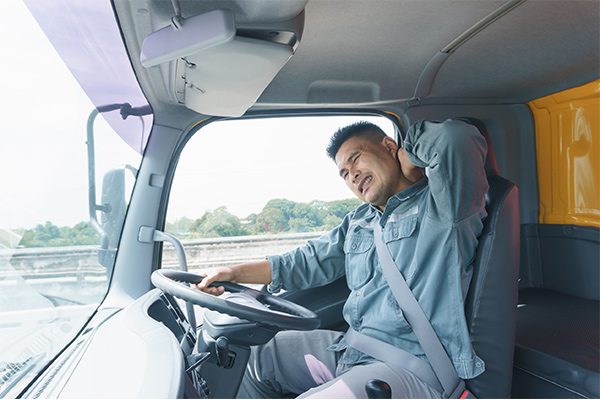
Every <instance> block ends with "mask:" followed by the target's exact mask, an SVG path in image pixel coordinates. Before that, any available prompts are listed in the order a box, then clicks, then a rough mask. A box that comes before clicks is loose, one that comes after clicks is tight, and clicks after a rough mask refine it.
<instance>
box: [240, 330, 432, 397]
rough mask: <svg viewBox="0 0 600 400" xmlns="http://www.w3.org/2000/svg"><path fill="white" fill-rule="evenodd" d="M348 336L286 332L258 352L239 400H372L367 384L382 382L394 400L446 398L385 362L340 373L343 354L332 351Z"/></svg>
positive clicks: (259, 348) (260, 347) (247, 374)
mask: <svg viewBox="0 0 600 400" xmlns="http://www.w3.org/2000/svg"><path fill="white" fill-rule="evenodd" d="M342 335H343V333H340V332H334V331H326V330H315V331H309V332H299V331H285V332H280V333H278V334H277V335H275V337H274V338H273V339H272V340H271V341H270V342H268V343H267V344H265V345H263V346H256V347H253V348H252V352H251V355H250V359H249V360H248V366H247V368H246V373H245V375H244V378H243V380H242V383H241V385H240V389H239V392H238V396H237V397H238V398H283V397H291V396H296V395H300V396H299V397H300V398H328V399H334V398H346V399H348V398H366V397H367V394H366V392H365V384H366V383H367V382H368V381H369V380H371V379H381V380H383V381H385V382H387V383H388V384H389V385H390V386H391V388H392V396H393V397H394V398H440V397H441V394H440V393H439V392H438V391H436V390H435V389H433V388H432V387H430V386H429V385H427V384H426V383H425V382H423V381H421V380H420V379H419V378H417V377H416V376H415V375H414V374H413V373H412V372H410V371H407V370H393V369H391V368H389V367H388V366H386V365H385V364H384V363H382V362H373V363H370V364H362V365H357V366H354V367H352V368H351V369H349V370H346V371H345V372H343V373H341V374H340V373H339V370H340V368H338V360H339V358H340V356H341V354H336V353H335V352H333V351H329V350H327V347H328V346H329V345H331V344H332V343H334V342H336V341H337V340H338V339H339V338H340V337H341V336H342Z"/></svg>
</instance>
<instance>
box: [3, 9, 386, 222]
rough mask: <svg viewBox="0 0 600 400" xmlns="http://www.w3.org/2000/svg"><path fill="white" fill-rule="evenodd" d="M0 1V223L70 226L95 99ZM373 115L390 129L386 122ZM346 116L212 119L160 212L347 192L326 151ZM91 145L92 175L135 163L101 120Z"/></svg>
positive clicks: (20, 12) (82, 181) (243, 206)
mask: <svg viewBox="0 0 600 400" xmlns="http://www.w3.org/2000/svg"><path fill="white" fill-rule="evenodd" d="M2 1H3V12H2V13H1V14H0V48H2V58H3V60H2V61H3V62H2V73H1V74H0V109H1V110H2V111H1V112H0V126H1V128H0V188H2V189H1V192H0V229H17V228H31V227H34V226H35V225H36V224H40V223H44V222H46V221H51V222H52V223H54V224H56V225H58V226H73V225H74V224H76V223H78V222H81V221H85V220H87V219H88V211H87V202H88V200H87V196H88V183H87V153H86V144H85V141H86V121H87V117H88V115H89V113H90V111H91V110H92V109H93V107H94V106H93V104H92V103H91V101H90V100H89V99H88V98H87V96H86V95H85V93H84V92H83V90H82V89H81V87H80V86H79V84H78V83H77V82H76V80H75V79H74V78H73V77H72V75H71V74H70V72H69V71H68V69H67V68H66V66H65V64H64V63H63V61H62V60H61V59H60V57H59V55H58V54H57V53H56V51H55V50H54V48H53V47H52V46H51V45H50V43H49V41H48V40H47V39H46V37H45V35H44V33H43V32H42V30H41V29H40V28H39V26H38V25H37V23H36V22H35V20H34V19H33V17H32V16H31V14H30V13H29V11H28V10H27V8H26V7H25V5H24V4H23V3H22V2H21V1H20V0H2ZM361 119H364V118H361ZM379 121H385V125H383V126H382V127H383V128H384V129H385V130H386V132H388V133H389V134H391V133H392V125H391V123H390V122H389V121H387V120H385V119H384V118H380V119H379ZM348 122H351V119H347V118H343V119H340V118H339V117H335V118H334V117H329V118H325V119H323V118H321V119H314V118H312V119H302V120H299V119H297V118H296V119H288V120H281V119H271V120H268V121H260V120H246V121H227V122H219V123H214V124H210V125H209V126H208V127H207V128H203V129H202V130H201V131H200V132H199V133H198V134H197V135H195V136H194V138H192V140H191V141H190V142H189V144H188V146H187V147H186V149H185V150H184V152H183V154H182V157H181V159H180V162H179V165H178V170H177V172H176V175H175V182H174V186H173V188H172V191H171V198H170V202H169V212H168V220H171V221H172V220H174V219H176V218H180V217H182V216H188V217H192V218H197V217H200V216H201V215H202V214H203V213H204V212H205V211H209V210H214V209H216V208H217V207H220V206H227V208H228V209H229V211H231V212H232V213H234V214H236V215H238V216H239V217H245V216H247V215H248V214H250V213H255V212H259V211H260V210H261V209H262V207H263V206H264V205H265V203H266V202H267V201H268V200H269V199H272V198H288V199H290V200H294V201H302V202H308V201H311V200H316V199H318V200H327V201H328V200H334V199H340V198H349V197H352V193H351V192H350V191H349V189H347V188H346V187H345V185H344V183H343V181H342V180H341V179H340V178H339V176H338V174H337V170H336V168H335V165H334V164H333V163H332V162H331V160H329V159H328V158H327V157H326V155H325V150H324V149H325V146H326V144H327V141H328V139H329V137H330V136H331V134H332V133H333V132H334V131H335V130H336V129H337V128H339V127H340V126H342V125H345V124H346V123H348ZM140 129H141V127H140ZM96 153H97V160H96V164H97V165H96V168H97V176H99V177H100V176H102V174H103V173H104V172H105V171H108V170H109V169H111V168H120V167H123V166H124V165H125V164H131V165H134V166H138V165H139V160H140V157H139V155H138V154H137V153H136V152H135V151H133V150H132V149H131V148H130V147H129V146H127V145H126V144H125V143H124V142H123V141H122V140H121V139H120V138H119V137H118V136H117V135H116V134H115V133H114V132H112V131H111V129H110V127H109V126H108V124H107V123H106V122H105V121H104V120H103V119H102V118H98V119H97V122H96ZM98 185H99V182H98ZM98 191H99V190H98Z"/></svg>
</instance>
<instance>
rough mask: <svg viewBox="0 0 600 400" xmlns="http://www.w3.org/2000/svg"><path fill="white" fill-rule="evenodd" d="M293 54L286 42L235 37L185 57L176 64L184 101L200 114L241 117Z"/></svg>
mask: <svg viewBox="0 0 600 400" xmlns="http://www.w3.org/2000/svg"><path fill="white" fill-rule="evenodd" d="M292 54H293V50H292V47H290V46H288V45H286V44H281V43H275V42H269V41H265V40H260V39H254V38H247V37H239V36H236V37H235V38H234V39H233V40H232V41H230V42H227V43H225V44H221V45H219V46H215V47H211V48H209V49H206V50H203V51H201V52H199V53H197V54H196V55H193V56H189V57H186V60H185V61H181V62H179V63H178V64H177V67H178V68H177V69H178V71H177V75H176V77H178V78H180V79H181V80H182V82H181V84H182V85H183V92H184V96H183V97H184V98H183V102H184V104H185V106H186V107H188V108H190V109H192V110H194V111H196V112H199V113H201V114H205V115H215V116H225V117H239V116H241V115H242V114H244V113H245V112H246V110H248V109H249V108H250V107H251V106H252V105H253V104H254V103H255V102H256V100H257V99H258V97H259V96H260V95H261V93H262V92H263V91H264V90H265V88H266V87H267V86H268V85H269V83H271V81H272V80H273V78H275V75H277V73H278V72H279V70H281V68H282V67H283V66H284V65H285V64H286V63H287V61H288V60H289V59H290V57H291V56H292ZM181 68H184V71H183V74H181V72H182V71H181V70H180V69H181ZM178 92H179V93H181V88H180V90H178Z"/></svg>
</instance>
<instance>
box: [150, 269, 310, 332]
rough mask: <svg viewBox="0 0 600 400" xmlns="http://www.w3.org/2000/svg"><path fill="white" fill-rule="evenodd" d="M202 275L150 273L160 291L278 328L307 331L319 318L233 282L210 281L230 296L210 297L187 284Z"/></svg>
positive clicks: (198, 281)
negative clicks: (222, 288) (221, 287)
mask: <svg viewBox="0 0 600 400" xmlns="http://www.w3.org/2000/svg"><path fill="white" fill-rule="evenodd" d="M202 279H204V276H203V275H197V274H193V273H191V272H183V271H177V270H169V269H159V270H156V271H154V272H153V273H152V276H151V280H152V283H153V284H154V286H156V287H157V288H159V289H161V290H162V291H163V292H165V293H168V294H170V295H172V296H175V297H178V298H180V299H183V300H186V301H189V302H191V303H194V304H196V305H199V306H201V307H206V308H208V309H211V310H214V311H218V312H221V313H224V314H228V315H232V316H234V317H238V318H242V319H245V320H249V321H253V322H257V323H259V324H262V325H269V326H272V327H276V328H279V329H293V330H301V331H309V330H313V329H317V328H318V327H319V325H320V324H321V320H320V319H319V317H318V316H317V314H315V313H314V312H312V311H310V310H309V309H307V308H304V307H302V306H300V305H298V304H296V303H292V302H291V301H289V300H285V299H282V298H280V297H278V296H273V295H271V294H269V293H265V292H260V291H258V290H254V289H251V288H248V287H246V286H242V285H238V284H237V283H232V282H213V283H212V284H211V286H223V287H224V288H225V290H226V291H227V292H230V293H233V295H231V296H229V297H227V298H221V297H217V296H213V295H211V294H208V293H204V292H202V291H200V290H198V289H193V288H192V287H190V286H188V285H186V283H194V284H195V283H200V282H201V281H202Z"/></svg>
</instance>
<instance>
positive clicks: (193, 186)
mask: <svg viewBox="0 0 600 400" xmlns="http://www.w3.org/2000/svg"><path fill="white" fill-rule="evenodd" d="M363 120H367V121H369V122H373V123H375V124H377V125H379V126H380V127H381V128H382V129H383V130H384V131H385V132H386V133H387V134H388V135H390V136H394V125H393V124H392V122H391V121H390V120H388V119H387V118H385V117H376V116H375V117H374V116H368V117H366V116H352V117H349V116H343V117H333V116H330V117H285V118H284V117H280V118H269V119H251V120H239V121H219V122H215V123H212V124H209V125H207V126H206V127H204V128H202V129H200V130H199V131H198V132H197V133H196V134H195V135H194V136H193V137H192V138H191V139H190V141H189V142H188V144H187V146H186V148H185V149H184V150H183V152H182V154H181V157H180V160H179V163H178V166H177V171H176V173H175V177H174V181H173V186H172V189H171V196H170V199H169V209H168V213H167V224H166V228H165V229H166V230H167V231H168V232H170V233H173V234H175V235H176V236H178V237H179V238H180V239H182V241H183V243H184V246H185V247H186V255H187V261H188V268H189V269H190V270H198V269H203V268H208V267H216V266H228V265H233V264H236V263H239V262H243V261H251V260H258V259H262V258H264V256H265V255H268V254H276V253H280V252H284V251H286V250H289V249H292V248H294V247H296V246H298V245H301V244H302V243H304V242H306V240H308V239H311V238H316V237H319V236H320V235H321V234H322V233H323V232H326V231H328V230H330V229H332V228H334V227H335V226H337V225H338V224H339V223H340V222H341V221H342V219H343V217H344V216H345V215H346V214H347V213H348V212H350V211H351V210H353V209H354V208H356V207H357V206H358V205H359V204H360V202H359V200H358V199H356V198H355V197H354V195H353V194H352V192H351V191H350V189H348V188H347V187H346V185H345V184H344V181H343V180H342V179H341V178H340V177H339V175H338V171H337V168H336V166H335V164H334V162H333V161H332V160H331V159H329V158H328V156H327V154H326V151H325V149H326V147H327V144H328V143H329V140H330V138H331V135H332V134H333V133H334V132H335V131H336V130H337V129H339V128H341V127H343V126H346V125H349V124H351V123H353V122H357V121H363ZM162 267H163V268H177V259H176V255H175V253H174V251H173V248H172V247H171V246H170V245H165V248H164V251H163V259H162Z"/></svg>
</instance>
